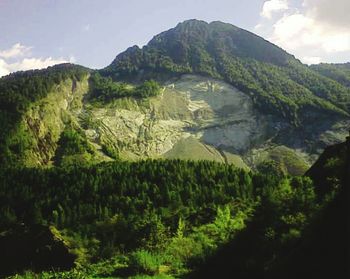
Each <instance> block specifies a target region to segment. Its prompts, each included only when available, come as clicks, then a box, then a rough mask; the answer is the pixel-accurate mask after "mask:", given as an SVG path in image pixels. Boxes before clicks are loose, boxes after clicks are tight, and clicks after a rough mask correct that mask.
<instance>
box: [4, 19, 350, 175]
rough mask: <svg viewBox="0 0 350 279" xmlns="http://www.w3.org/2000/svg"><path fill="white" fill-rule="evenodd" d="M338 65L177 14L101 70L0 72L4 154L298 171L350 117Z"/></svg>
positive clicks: (42, 160) (25, 160)
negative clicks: (312, 63) (316, 62)
mask: <svg viewBox="0 0 350 279" xmlns="http://www.w3.org/2000/svg"><path fill="white" fill-rule="evenodd" d="M332 67H333V66H332ZM336 67H337V69H338V68H340V70H338V71H337V72H336V74H334V71H325V70H321V66H320V68H317V67H308V66H306V65H303V64H302V63H301V62H300V61H298V60H297V59H295V58H294V57H293V56H292V55H290V54H288V53H287V52H285V51H284V50H282V49H281V48H279V47H277V46H276V45H273V44H271V43H269V42H268V41H266V40H264V39H263V38H261V37H259V36H257V35H254V34H253V33H250V32H248V31H245V30H243V29H240V28H238V27H235V26H233V25H230V24H226V23H222V22H211V23H206V22H204V21H198V20H189V21H185V22H183V23H180V24H178V25H177V26H176V27H175V28H173V29H170V30H168V31H165V32H163V33H161V34H159V35H157V36H155V37H154V38H153V39H152V40H151V41H150V42H149V43H148V44H147V45H146V46H144V47H143V48H141V49H140V48H139V47H137V46H134V47H131V48H129V49H127V50H126V51H125V52H123V53H121V54H119V55H118V56H117V57H116V58H115V60H114V61H113V62H112V63H111V64H110V65H109V66H107V67H106V68H104V69H101V70H99V71H92V70H89V69H86V68H83V67H80V66H75V65H67V64H65V65H61V66H54V67H51V68H49V69H47V70H41V71H31V72H23V73H16V74H11V75H10V76H7V77H4V78H2V79H0V101H1V102H0V104H1V107H0V122H1V135H2V136H1V139H2V140H1V142H0V152H1V157H0V161H1V163H2V164H6V165H9V164H10V165H11V164H21V165H26V166H45V165H52V164H55V165H64V164H68V165H69V164H77V163H79V164H85V163H90V162H100V161H106V160H107V161H108V160H114V159H122V160H123V159H125V160H138V159H145V158H180V159H194V160H200V159H207V160H215V161H219V162H228V163H234V164H236V165H237V166H240V167H243V168H246V169H248V168H253V169H256V168H259V166H260V165H263V163H264V162H266V161H276V162H277V163H278V164H279V165H280V167H281V168H282V170H283V171H284V172H288V173H292V174H302V173H304V171H306V169H307V168H308V166H309V165H310V164H311V163H313V162H314V161H315V159H316V158H317V156H318V155H319V154H320V153H321V151H322V150H323V148H324V147H325V146H327V145H330V144H334V143H337V142H341V141H343V140H344V138H345V136H346V133H347V128H348V126H349V124H350V120H349V118H350V117H349V114H350V87H349V85H348V83H347V82H346V79H347V78H348V77H349V76H348V72H347V71H346V69H347V64H345V65H344V66H336ZM329 72H332V73H333V74H329ZM344 76H345V78H344ZM150 79H153V80H155V81H156V82H155V83H154V84H153V83H150V82H148V80H150Z"/></svg>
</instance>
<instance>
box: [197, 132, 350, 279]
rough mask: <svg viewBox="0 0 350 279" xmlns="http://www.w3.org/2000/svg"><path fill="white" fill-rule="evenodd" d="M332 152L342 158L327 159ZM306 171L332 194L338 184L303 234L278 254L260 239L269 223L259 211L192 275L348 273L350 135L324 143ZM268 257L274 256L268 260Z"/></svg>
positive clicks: (316, 275)
mask: <svg viewBox="0 0 350 279" xmlns="http://www.w3.org/2000/svg"><path fill="white" fill-rule="evenodd" d="M334 158H336V159H339V160H340V161H341V163H339V164H337V165H336V164H334V165H330V164H329V162H330V161H329V160H333V159H334ZM330 169H332V170H330ZM307 174H308V175H310V176H311V177H312V178H313V180H314V182H315V183H316V187H318V188H320V189H323V191H324V192H323V194H325V190H324V189H327V187H328V189H327V190H328V191H327V193H328V194H330V195H331V196H332V194H331V193H332V191H331V190H333V191H334V190H335V192H334V193H335V197H334V199H333V200H332V201H331V202H329V203H324V208H322V209H321V210H320V211H319V212H318V214H317V215H316V216H315V218H314V219H313V222H312V223H311V225H309V226H308V227H307V229H306V230H305V232H304V233H303V234H302V238H301V239H299V240H298V241H297V242H296V243H295V244H293V245H292V246H290V247H287V248H286V247H285V248H284V249H283V250H281V251H279V252H278V253H277V254H274V252H273V251H274V249H275V248H274V247H272V246H271V245H270V246H264V242H263V240H262V238H263V237H264V235H263V229H264V226H265V224H264V222H262V220H263V218H261V217H259V216H264V215H263V214H259V212H256V214H255V216H256V217H255V219H254V220H253V221H252V222H251V223H250V224H249V225H248V227H247V229H246V230H245V231H243V232H242V233H241V234H240V235H238V236H237V237H236V238H235V239H234V240H233V241H232V242H231V243H229V244H228V245H227V246H226V247H224V248H223V249H222V250H221V251H219V252H218V253H217V254H216V255H214V256H213V257H212V258H211V259H210V260H209V261H207V262H206V263H205V264H204V265H203V266H202V268H201V269H199V270H198V271H197V272H195V273H194V274H192V276H191V278H214V277H219V278H347V277H348V276H349V265H348V264H349V251H350V250H349V248H350V247H349V224H350V222H349V216H348V212H349V201H350V199H349V189H348V187H349V181H350V177H349V176H350V138H349V139H348V141H347V143H344V144H339V145H336V146H333V147H330V148H328V149H326V151H325V152H324V154H322V156H321V157H320V159H319V160H318V161H317V162H316V163H315V164H314V166H313V167H312V168H311V169H310V170H309V171H308V172H307ZM330 179H331V180H332V183H331V182H330ZM334 179H336V180H334ZM339 187H340V190H339V191H337V190H336V189H337V188H339ZM329 188H331V189H329ZM260 213H261V212H260ZM277 251H278V250H277ZM269 257H270V258H271V262H268V263H267V265H264V261H265V262H266V260H267V259H269Z"/></svg>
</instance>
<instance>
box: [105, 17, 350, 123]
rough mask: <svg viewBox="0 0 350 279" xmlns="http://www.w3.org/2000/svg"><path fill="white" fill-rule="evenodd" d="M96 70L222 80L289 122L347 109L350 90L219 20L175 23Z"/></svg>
mask: <svg viewBox="0 0 350 279" xmlns="http://www.w3.org/2000/svg"><path fill="white" fill-rule="evenodd" d="M164 61H167V62H166V63H165V62H164ZM344 69H345V67H344ZM344 71H345V70H344ZM101 73H102V74H103V75H105V76H111V77H113V78H115V79H125V80H133V79H135V78H136V77H137V78H140V73H142V78H144V79H148V78H156V79H163V78H164V79H167V78H169V77H174V76H178V75H179V74H184V73H197V74H201V75H207V76H211V77H214V78H219V79H223V80H225V81H226V82H229V83H230V84H232V85H234V86H235V87H237V88H239V89H240V90H242V91H243V92H245V93H247V94H249V95H250V96H251V97H252V98H253V100H254V102H255V105H256V106H257V108H258V109H260V110H261V111H262V112H264V113H267V114H274V115H277V116H279V117H282V118H284V119H286V120H287V121H288V122H290V123H291V124H293V125H294V126H302V125H303V124H306V123H312V122H313V121H316V118H315V114H316V113H317V112H318V114H317V115H319V112H322V113H321V114H322V115H324V117H327V118H329V116H331V117H338V118H344V117H348V116H349V113H350V93H349V90H350V89H349V88H346V87H345V86H344V85H342V83H343V82H340V83H338V82H337V81H336V80H339V78H338V79H337V78H335V80H331V79H329V78H325V77H324V76H322V75H320V74H317V73H316V72H315V71H312V70H311V69H309V68H308V67H307V66H305V65H303V64H301V63H300V62H299V61H298V60H296V59H295V58H294V57H293V56H291V55H289V54H288V53H286V52H285V51H284V50H282V49H280V48H279V47H277V46H275V45H272V44H271V43H269V42H267V41H265V40H263V39H262V38H260V37H258V36H256V35H254V34H252V33H249V32H247V31H245V30H242V29H239V28H237V27H235V26H232V25H230V24H225V23H221V22H212V23H210V24H208V23H206V22H203V21H197V20H190V21H185V22H183V23H180V24H179V25H178V26H176V27H175V28H173V29H170V30H168V31H167V32H163V33H161V34H159V35H157V36H155V37H154V38H153V39H152V40H151V42H150V43H149V44H148V45H147V46H145V47H144V48H142V49H139V48H138V47H136V46H135V47H133V48H130V49H128V50H127V51H126V52H124V53H122V54H120V55H118V56H117V57H116V59H115V60H114V61H113V62H112V64H111V65H110V66H108V67H106V68H105V69H103V70H102V71H101ZM317 120H319V119H317Z"/></svg>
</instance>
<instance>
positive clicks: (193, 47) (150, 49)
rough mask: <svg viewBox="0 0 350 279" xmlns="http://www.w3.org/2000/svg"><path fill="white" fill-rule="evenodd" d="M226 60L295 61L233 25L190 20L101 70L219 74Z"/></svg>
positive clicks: (119, 73)
mask: <svg viewBox="0 0 350 279" xmlns="http://www.w3.org/2000/svg"><path fill="white" fill-rule="evenodd" d="M227 59H253V60H256V61H259V62H264V63H270V64H274V65H278V66H281V65H286V64H287V63H288V61H290V60H295V58H294V57H293V56H292V55H290V54H288V53H287V52H286V51H284V50H283V49H281V48H279V47H277V46H276V45H274V44H272V43H270V42H268V41H266V40H265V39H263V38H261V37H259V36H257V35H255V34H253V33H251V32H249V31H246V30H243V29H241V28H238V27H236V26H234V25H232V24H229V23H224V22H220V21H213V22H210V23H207V22H205V21H202V20H197V19H190V20H186V21H184V22H181V23H179V24H178V25H177V26H175V27H174V28H171V29H169V30H167V31H164V32H162V33H160V34H158V35H156V36H154V37H153V38H152V40H151V41H150V42H149V43H148V44H147V45H146V46H144V47H143V48H142V49H140V48H138V47H137V48H135V47H133V48H132V49H130V48H129V49H128V50H127V51H125V52H124V53H121V54H119V55H118V56H117V57H116V59H115V60H114V61H113V62H112V64H111V65H110V66H108V67H107V68H105V69H104V70H103V71H102V72H105V73H106V74H108V75H113V76H115V77H116V78H117V77H126V78H131V79H132V78H133V77H135V75H136V76H139V74H140V72H142V73H144V72H148V73H153V74H154V73H160V72H161V73H165V72H172V73H189V72H191V73H199V74H209V75H212V76H214V77H218V75H217V74H215V73H216V72H217V67H219V65H220V64H221V63H223V60H227Z"/></svg>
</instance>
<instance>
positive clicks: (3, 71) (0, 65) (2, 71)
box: [0, 59, 10, 77]
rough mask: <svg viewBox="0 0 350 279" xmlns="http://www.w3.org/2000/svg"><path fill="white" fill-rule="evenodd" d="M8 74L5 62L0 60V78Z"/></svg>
mask: <svg viewBox="0 0 350 279" xmlns="http://www.w3.org/2000/svg"><path fill="white" fill-rule="evenodd" d="M9 73H10V71H9V69H8V65H7V63H6V62H5V60H3V59H0V77H2V76H6V75H8V74H9Z"/></svg>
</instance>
